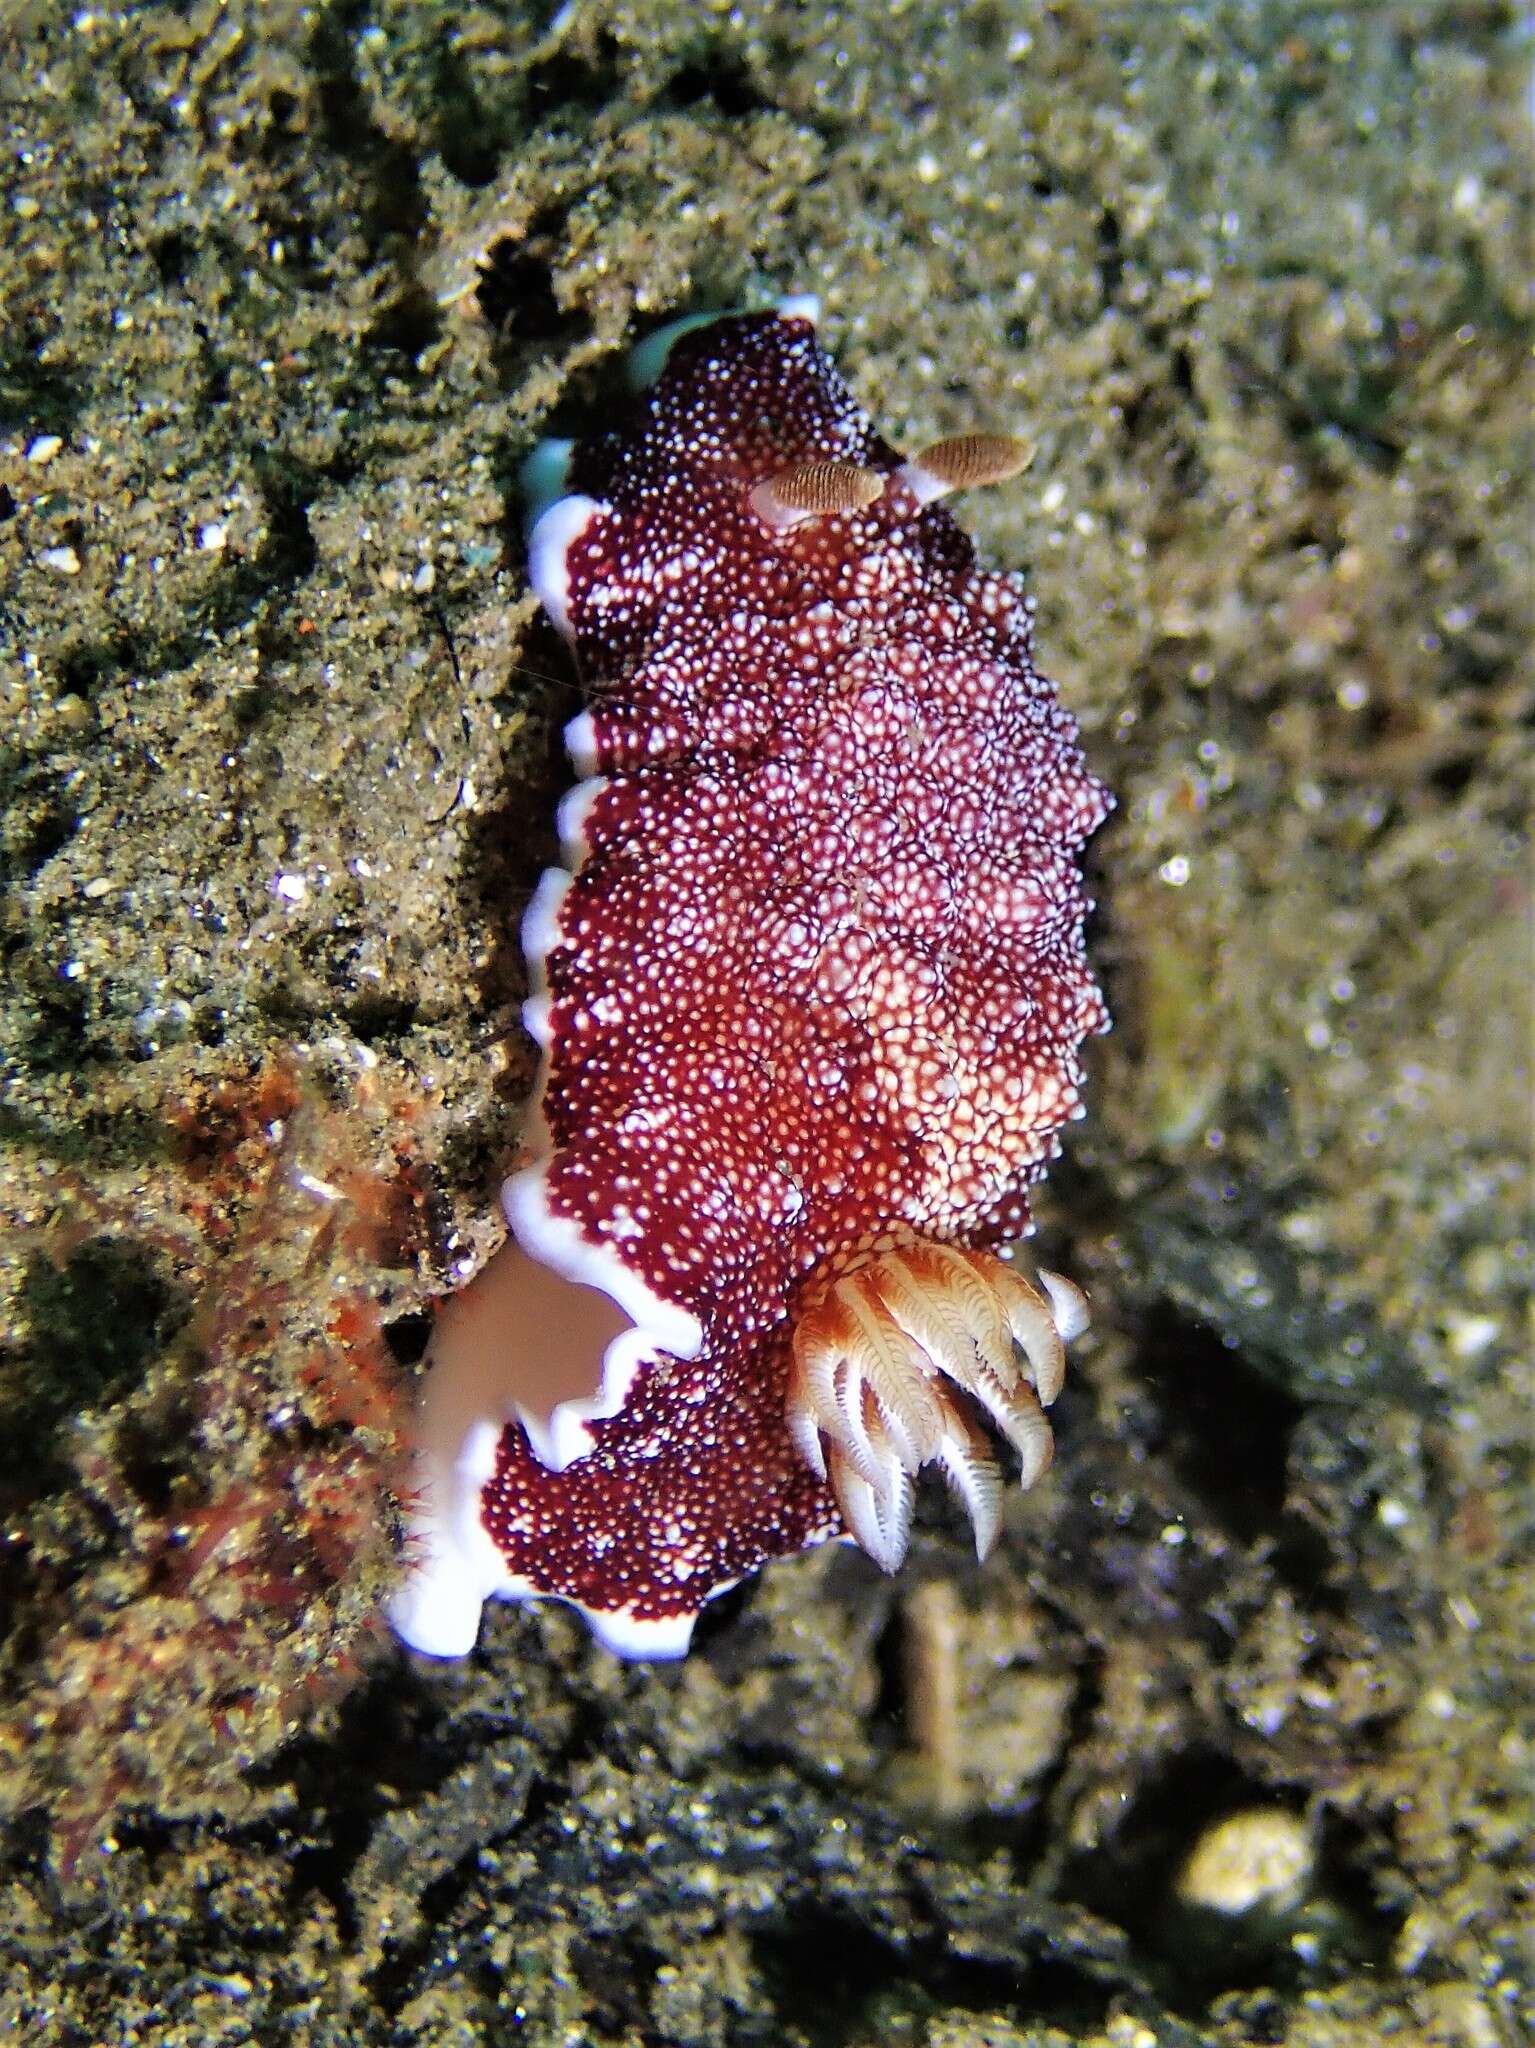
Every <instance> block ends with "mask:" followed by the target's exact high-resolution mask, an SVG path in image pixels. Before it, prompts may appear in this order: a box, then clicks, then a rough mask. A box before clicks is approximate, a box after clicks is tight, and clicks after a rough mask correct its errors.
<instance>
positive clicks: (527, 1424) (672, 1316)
mask: <svg viewBox="0 0 1535 2048" xmlns="http://www.w3.org/2000/svg"><path fill="white" fill-rule="evenodd" d="M605 509H606V508H605V507H603V506H601V505H599V504H598V503H597V501H596V500H594V499H592V498H585V497H578V496H571V497H566V498H560V499H557V500H556V501H555V502H554V503H553V504H551V505H549V506H548V507H547V508H546V509H545V510H544V511H543V512H542V513H541V515H540V516H539V518H538V520H537V522H536V524H535V526H534V529H533V533H532V536H531V538H530V542H529V558H530V566H531V575H532V581H533V587H534V589H535V590H536V591H537V593H538V596H539V598H540V600H541V601H542V603H543V606H544V609H545V611H546V612H547V613H548V615H549V617H550V619H551V620H552V621H553V623H554V624H555V626H556V627H557V628H558V629H559V630H560V632H561V633H563V634H564V635H565V636H566V638H573V634H572V630H571V622H570V611H569V590H570V578H569V571H568V566H567V561H568V556H569V551H570V549H571V548H572V547H573V546H574V545H575V544H576V543H577V542H578V541H579V539H580V537H581V536H582V534H583V533H584V532H585V531H586V528H587V526H588V524H589V523H590V521H591V519H592V518H593V517H594V516H595V515H597V514H598V513H600V512H601V511H603V510H605ZM593 737H594V736H593V732H592V721H591V716H590V714H589V713H588V712H582V713H580V714H579V715H578V716H577V717H576V718H574V719H572V720H571V722H570V724H569V726H568V727H567V729H566V734H565V740H566V746H567V749H568V751H569V754H570V758H571V761H572V763H573V764H574V766H575V768H576V771H577V773H578V774H581V775H584V776H585V777H586V778H587V779H586V780H584V781H582V782H579V783H578V784H577V785H576V787H575V788H574V789H572V790H571V791H570V792H569V793H568V794H567V796H566V797H565V799H564V801H563V802H562V803H561V805H560V812H559V831H560V840H561V854H562V856H563V859H564V861H565V866H564V867H563V868H551V869H549V870H548V871H547V872H546V873H545V874H544V876H543V877H542V879H541V880H540V882H539V885H538V888H537V889H536V890H535V892H534V895H533V898H532V900H531V902H530V903H529V905H528V908H527V912H526V915H525V916H524V919H523V927H522V941H523V951H524V953H525V954H526V957H527V963H528V979H529V985H530V994H529V997H528V1000H527V1003H526V1004H525V1006H524V1011H523V1015H524V1020H525V1022H526V1024H527V1028H528V1031H529V1033H530V1034H531V1036H532V1037H533V1038H534V1040H535V1041H536V1042H537V1044H538V1046H539V1048H540V1060H539V1073H538V1080H537V1084H536V1086H535V1090H534V1096H533V1102H532V1105H531V1107H530V1117H531V1119H532V1123H533V1126H534V1131H533V1142H534V1147H535V1151H536V1152H537V1153H539V1154H541V1155H542V1156H541V1157H539V1158H537V1159H536V1160H535V1163H534V1164H532V1165H530V1166H529V1167H527V1168H525V1169H524V1170H523V1171H522V1172H520V1173H516V1174H514V1175H512V1177H511V1178H510V1179H509V1180H508V1181H507V1182H506V1184H505V1186H504V1187H503V1189H502V1191H501V1199H502V1206H503V1208H504V1209H505V1212H506V1220H507V1223H508V1225H509V1226H510V1229H511V1233H512V1238H513V1240H514V1241H515V1243H516V1245H517V1246H519V1247H520V1248H521V1250H522V1251H523V1252H525V1253H526V1254H527V1256H528V1257H529V1258H530V1259H532V1260H534V1261H536V1262H537V1263H538V1264H539V1265H540V1266H542V1267H543V1268H545V1269H546V1271H547V1272H550V1273H553V1274H554V1275H556V1276H557V1277H558V1278H559V1279H560V1280H561V1281H564V1282H566V1283H568V1284H569V1285H570V1286H571V1287H572V1288H575V1289H582V1290H590V1291H592V1292H594V1293H595V1294H597V1295H600V1296H603V1297H605V1298H606V1299H607V1300H608V1301H610V1302H612V1303H614V1304H615V1305H616V1306H617V1308H619V1309H620V1310H621V1311H622V1312H623V1314H624V1315H626V1316H628V1317H629V1318H630V1324H631V1327H630V1328H628V1329H626V1330H623V1331H621V1332H620V1333H619V1334H618V1335H617V1336H615V1337H613V1338H612V1339H611V1340H610V1341H609V1342H608V1344H607V1345H606V1347H605V1349H604V1350H603V1353H602V1359H601V1365H600V1368H599V1370H598V1374H597V1384H596V1386H595V1388H594V1389H593V1390H592V1392H591V1393H590V1394H587V1395H582V1396H578V1397H574V1398H566V1399H563V1400H559V1401H557V1402H556V1403H555V1404H554V1405H553V1406H552V1407H549V1408H538V1407H532V1406H529V1405H527V1403H526V1402H525V1401H524V1400H521V1399H519V1398H518V1392H519V1389H518V1378H519V1376H518V1373H517V1371H516V1366H515V1360H514V1358H513V1355H512V1353H513V1347H512V1346H510V1345H508V1346H505V1347H504V1348H503V1347H502V1346H500V1345H496V1346H490V1345H487V1346H485V1347H484V1348H483V1349H480V1348H477V1347H475V1346H474V1345H473V1344H472V1343H466V1344H462V1345H461V1344H457V1343H454V1344H452V1345H451V1346H450V1345H448V1344H446V1343H445V1344H441V1345H439V1344H438V1343H437V1342H436V1340H435V1339H434V1343H433V1347H432V1349H433V1351H435V1352H439V1353H451V1354H452V1355H451V1357H449V1358H447V1359H445V1358H444V1357H443V1356H439V1357H437V1358H435V1359H434V1358H433V1357H432V1355H431V1354H430V1353H429V1355H428V1361H427V1372H426V1377H425V1381H424V1384H423V1389H422V1396H421V1402H420V1406H419V1410H418V1414H417V1417H416V1423H415V1429H414V1436H415V1447H414V1451H415V1455H414V1470H413V1487H414V1492H413V1498H412V1501H411V1506H410V1511H409V1517H408V1535H407V1544H408V1552H409V1556H408V1569H407V1574H406V1577H405V1579H404V1581H403V1582H402V1584H401V1585H400V1586H399V1588H398V1589H397V1591H396V1592H395V1594H394V1597H393V1599H392V1600H391V1601H390V1603H389V1618H390V1620H391V1622H392V1623H393V1625H394V1628H395V1630H396V1631H397V1633H398V1634H399V1635H400V1636H401V1637H403V1639H404V1640H405V1641H406V1642H407V1643H408V1644H409V1645H410V1646H411V1648H412V1649H415V1650H419V1651H422V1652H423V1653H424V1654H426V1655H428V1656H433V1657H461V1656H464V1655H466V1654H467V1653H468V1652H469V1651H470V1650H472V1649H473V1647H474V1644H475V1639H476V1637H477V1635H478V1633H479V1625H480V1616H481V1609H482V1608H483V1605H484V1603H485V1601H486V1600H489V1599H505V1600H527V1599H539V1598H543V1597H545V1596H544V1595H543V1594H541V1593H540V1592H539V1590H538V1589H536V1588H535V1587H533V1586H531V1585H530V1584H529V1583H528V1581H527V1580H526V1579H523V1578H520V1577H518V1576H516V1575H515V1574H513V1573H511V1572H509V1571H508V1570H507V1568H506V1563H505V1560H504V1559H503V1558H502V1555H501V1553H500V1551H499V1550H498V1549H497V1547H496V1545H495V1543H494V1542H493V1541H492V1539H491V1536H490V1533H489V1531H488V1530H487V1529H486V1527H485V1524H484V1521H483V1519H482V1516H481V1498H482V1495H483V1493H484V1489H485V1486H486V1485H487V1483H488V1482H489V1480H490V1479H491V1478H492V1477H493V1475H494V1472H495V1466H496V1455H497V1449H498V1446H499V1443H500V1438H501V1432H502V1430H503V1429H504V1428H506V1426H507V1425H508V1424H509V1423H511V1422H518V1423H520V1424H521V1425H522V1427H523V1429H524V1430H525V1431H526V1433H527V1438H528V1443H529V1446H530V1448H531V1449H532V1451H533V1453H534V1455H535V1456H536V1457H537V1458H539V1459H540V1460H541V1462H542V1463H543V1464H545V1465H547V1466H548V1467H549V1469H550V1471H552V1472H563V1471H565V1470H566V1469H567V1468H568V1467H569V1466H571V1465H572V1464H574V1463H575V1462H576V1461H577V1460H578V1459H579V1458H582V1457H584V1456H585V1455H586V1453H587V1452H588V1451H589V1450H590V1449H591V1447H592V1434H591V1428H590V1425H591V1424H592V1423H593V1422H598V1421H603V1420H606V1419H607V1418H609V1417H611V1416H614V1415H617V1414H618V1412H619V1411H620V1409H621V1408H622V1407H623V1404H624V1402H625V1400H626V1399H627V1398H628V1395H629V1391H630V1389H631V1388H632V1386H633V1385H634V1381H635V1378H636V1375H637V1374H638V1373H639V1372H640V1370H641V1369H642V1368H643V1367H644V1366H645V1365H646V1364H648V1363H649V1362H650V1361H651V1360H652V1359H653V1358H655V1357H656V1356H657V1355H658V1354H659V1353H661V1352H663V1351H664V1352H667V1353H669V1354H670V1355H671V1356H673V1357H675V1358H684V1359H686V1358H693V1357H696V1356H697V1354H698V1350H699V1347H700V1345H701V1344H702V1342H703V1330H702V1327H701V1325H700V1323H699V1321H698V1318H697V1317H696V1316H694V1315H693V1314H692V1313H691V1312H690V1311H689V1310H687V1309H684V1308H681V1307H679V1306H678V1305H677V1304H676V1303H675V1302H669V1301H665V1300H663V1299H662V1298H661V1297H660V1296H659V1295H658V1294H656V1293H655V1291H654V1290H653V1289H652V1288H651V1287H650V1286H649V1285H648V1283H647V1282H646V1281H645V1280H644V1279H643V1278H642V1277H641V1276H640V1275H639V1274H638V1273H637V1272H635V1270H634V1269H633V1268H632V1267H631V1266H629V1265H627V1264H625V1262H624V1260H623V1259H622V1257H621V1256H620V1255H619V1252H618V1250H617V1249H616V1248H615V1247H614V1246H613V1245H611V1244H606V1243H602V1242H594V1241H593V1240H592V1239H591V1238H589V1237H588V1236H587V1235H586V1234H585V1233H584V1231H583V1230H582V1228H581V1226H580V1225H579V1223H577V1222H576V1221H575V1220H574V1219H573V1218H571V1217H568V1216H560V1215H556V1214H555V1213H554V1212H553V1211H552V1209H551V1208H550V1205H549V1195H548V1178H547V1175H548V1146H549V1137H548V1130H547V1126H546V1125H545V1123H544V1118H543V1098H544V1090H545V1087H546V1085H547V1081H548V1077H549V1067H550V1023H549V989H548V976H547V973H546V969H545V963H546V961H547V959H548V955H549V952H550V949H551V948H552V947H553V945H554V944H555V943H556V940H557V939H558V936H559V913H560V906H561V904H562V903H563V901H564V898H565V894H566V891H567V890H568V889H569V887H570V883H571V878H572V876H573V874H574V873H575V871H576V870H577V869H578V868H579V867H580V865H581V862H582V860H583V859H584V858H585V855H586V851H587V838H586V829H585V828H586V820H587V818H588V817H589V816H590V813H591V808H592V806H593V804H594V803H595V802H596V800H597V798H598V797H599V796H600V795H601V793H602V790H603V788H604V787H605V784H604V782H603V779H602V778H601V777H593V776H592V775H591V773H590V770H591V768H592V767H593V765H594V747H593ZM497 1257H498V1258H499V1257H501V1254H497ZM491 1263H492V1265H494V1263H495V1261H494V1260H493V1261H492V1262H491ZM480 1277H481V1278H487V1277H488V1269H487V1275H485V1276H480ZM477 1285H479V1280H478V1279H477V1280H476V1282H474V1283H471V1287H470V1289H468V1290H466V1296H467V1295H468V1294H472V1293H473V1291H474V1287H475V1286H477ZM586 1313H587V1315H588V1316H589V1315H590V1304H587V1305H586ZM525 1334H526V1335H531V1336H532V1337H533V1338H534V1340H535V1341H536V1340H537V1332H530V1333H525ZM568 1604H569V1605H571V1606H574V1607H577V1608H579V1610H580V1612H581V1613H582V1614H584V1615H585V1617H586V1620H587V1622H588V1624H589V1625H590V1627H591V1629H592V1632H593V1634H594V1635H595V1636H596V1637H597V1639H598V1640H599V1641H600V1642H602V1643H604V1644H606V1646H607V1647H608V1648H609V1649H611V1650H614V1651H616V1652H617V1653H618V1654H619V1655H621V1656H625V1657H680V1656H681V1655H682V1654H683V1653H684V1652H685V1651H686V1649H687V1647H688V1644H689V1642H690V1641H691V1638H692V1633H693V1622H694V1618H695V1617H694V1616H693V1615H691V1614H685V1615H676V1616H669V1617H667V1618H666V1619H664V1620H655V1619H645V1618H642V1617H640V1616H637V1615H635V1614H634V1613H633V1612H632V1611H630V1610H628V1609H616V1610H599V1609H594V1608H590V1607H587V1606H586V1605H585V1604H584V1603H583V1602H580V1601H570V1602H569V1603H568Z"/></svg>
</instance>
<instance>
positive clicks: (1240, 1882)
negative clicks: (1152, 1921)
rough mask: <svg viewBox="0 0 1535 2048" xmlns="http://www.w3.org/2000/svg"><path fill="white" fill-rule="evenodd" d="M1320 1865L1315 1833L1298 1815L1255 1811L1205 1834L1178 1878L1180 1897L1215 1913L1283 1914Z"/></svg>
mask: <svg viewBox="0 0 1535 2048" xmlns="http://www.w3.org/2000/svg"><path fill="white" fill-rule="evenodd" d="M1315 1862H1316V1852H1315V1850H1314V1848H1313V1846H1312V1841H1311V1831H1310V1829H1309V1828H1308V1827H1307V1826H1306V1823H1305V1822H1304V1821H1303V1820H1301V1819H1300V1818H1299V1817H1298V1816H1297V1815H1295V1814H1293V1813H1284V1812H1281V1811H1280V1810H1278V1809H1277V1808H1275V1807H1252V1808H1250V1809H1249V1810H1248V1811H1246V1812H1245V1813H1231V1814H1227V1816H1226V1818H1225V1819H1224V1820H1220V1821H1217V1822H1216V1823H1215V1825H1214V1826H1213V1827H1209V1828H1206V1830H1205V1832H1204V1833H1203V1834H1202V1835H1201V1836H1200V1838H1199V1840H1198V1841H1197V1842H1196V1843H1195V1844H1194V1849H1193V1853H1192V1854H1191V1855H1190V1857H1189V1860H1188V1861H1187V1863H1185V1864H1184V1866H1183V1869H1182V1870H1181V1871H1180V1872H1179V1875H1178V1896H1179V1897H1180V1898H1181V1899H1182V1900H1183V1902H1184V1904H1185V1905H1188V1906H1203V1907H1204V1908H1205V1909H1206V1910H1207V1911H1209V1912H1212V1913H1229V1914H1233V1915H1235V1914H1238V1913H1250V1912H1251V1911H1252V1909H1253V1907H1254V1906H1260V1905H1261V1906H1268V1907H1269V1908H1271V1909H1272V1910H1275V1911H1283V1910H1284V1909H1285V1908H1286V1907H1288V1906H1292V1905H1294V1904H1296V1903H1297V1902H1298V1901H1299V1899H1300V1898H1301V1896H1302V1894H1303V1893H1304V1891H1305V1889H1306V1887H1307V1885H1308V1884H1309V1883H1310V1880H1311V1873H1312V1870H1313V1868H1314V1866H1315Z"/></svg>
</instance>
